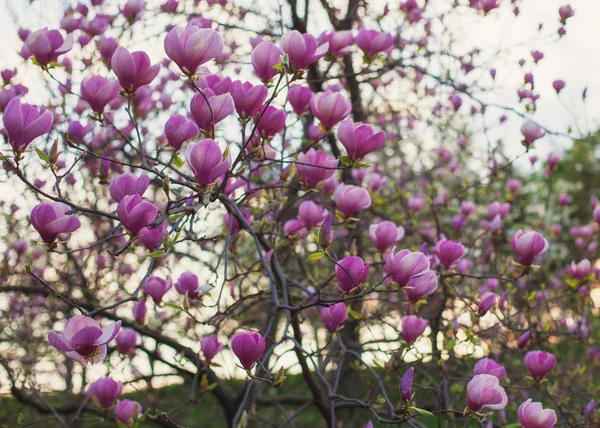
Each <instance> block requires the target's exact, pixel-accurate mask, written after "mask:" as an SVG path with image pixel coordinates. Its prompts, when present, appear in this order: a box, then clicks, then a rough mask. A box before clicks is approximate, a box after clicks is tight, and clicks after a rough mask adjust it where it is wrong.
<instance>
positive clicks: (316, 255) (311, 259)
mask: <svg viewBox="0 0 600 428" xmlns="http://www.w3.org/2000/svg"><path fill="white" fill-rule="evenodd" d="M324 255H325V254H323V253H322V252H320V251H319V252H318V253H312V254H311V255H310V256H308V258H307V259H306V261H307V262H314V261H317V260H319V259H320V258H321V257H323V256H324Z"/></svg>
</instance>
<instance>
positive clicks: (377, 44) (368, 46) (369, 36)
mask: <svg viewBox="0 0 600 428" xmlns="http://www.w3.org/2000/svg"><path fill="white" fill-rule="evenodd" d="M355 41H356V45H357V46H358V47H359V48H360V49H361V50H362V51H363V52H364V53H365V54H366V55H367V56H368V57H370V58H373V57H375V56H377V54H379V53H380V52H385V51H387V50H388V49H391V47H392V45H393V44H394V36H393V35H392V34H389V33H381V32H379V31H377V30H367V29H366V28H365V27H361V28H360V30H358V35H357V36H356V39H355Z"/></svg>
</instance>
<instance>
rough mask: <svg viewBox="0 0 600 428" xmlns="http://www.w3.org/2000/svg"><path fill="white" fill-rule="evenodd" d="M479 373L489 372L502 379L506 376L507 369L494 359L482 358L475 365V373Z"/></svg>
mask: <svg viewBox="0 0 600 428" xmlns="http://www.w3.org/2000/svg"><path fill="white" fill-rule="evenodd" d="M478 374H488V375H491V376H496V377H497V378H498V379H500V380H502V379H504V376H506V369H505V368H504V366H501V365H500V364H498V363H497V362H495V361H494V360H492V359H489V358H482V359H481V360H479V361H477V363H476V364H475V367H473V375H478Z"/></svg>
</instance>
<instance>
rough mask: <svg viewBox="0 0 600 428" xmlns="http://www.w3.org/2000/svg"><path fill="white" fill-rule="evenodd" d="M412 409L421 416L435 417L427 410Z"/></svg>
mask: <svg viewBox="0 0 600 428" xmlns="http://www.w3.org/2000/svg"><path fill="white" fill-rule="evenodd" d="M411 409H412V410H414V411H415V412H417V413H418V414H419V415H421V416H433V413H431V412H429V411H427V410H425V409H420V408H418V407H411Z"/></svg>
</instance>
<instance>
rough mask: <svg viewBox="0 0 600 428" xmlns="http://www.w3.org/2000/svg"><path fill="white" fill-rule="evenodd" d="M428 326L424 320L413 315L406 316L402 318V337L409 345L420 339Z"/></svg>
mask: <svg viewBox="0 0 600 428" xmlns="http://www.w3.org/2000/svg"><path fill="white" fill-rule="evenodd" d="M428 324H429V322H428V321H427V320H426V319H423V318H418V317H416V316H415V315H409V316H406V317H404V318H402V337H404V340H406V342H407V343H408V344H411V343H413V342H414V341H415V340H417V339H418V338H419V337H421V335H422V334H423V332H424V331H425V329H426V328H427V325H428Z"/></svg>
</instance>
